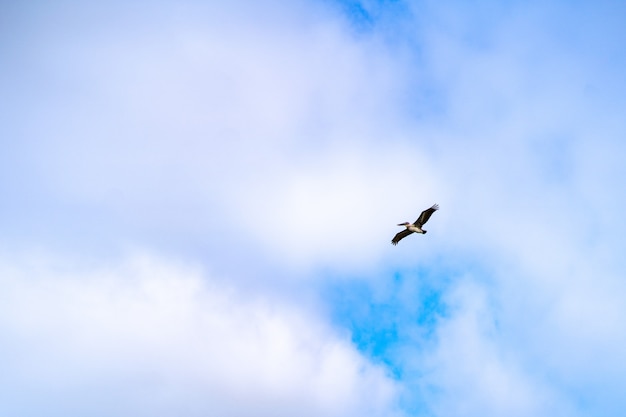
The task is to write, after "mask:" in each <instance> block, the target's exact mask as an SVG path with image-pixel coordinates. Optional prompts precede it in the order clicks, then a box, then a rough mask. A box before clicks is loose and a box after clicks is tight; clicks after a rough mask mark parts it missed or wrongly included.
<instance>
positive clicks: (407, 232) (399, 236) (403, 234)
mask: <svg viewBox="0 0 626 417" xmlns="http://www.w3.org/2000/svg"><path fill="white" fill-rule="evenodd" d="M411 233H413V232H411V231H410V230H409V229H405V230H403V231H401V232H398V233H396V235H395V236H394V237H393V239H391V243H392V244H393V245H397V244H398V242H399V241H401V240H402V239H404V238H405V237H407V236H408V235H410V234H411Z"/></svg>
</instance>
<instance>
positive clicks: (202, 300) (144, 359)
mask: <svg viewBox="0 0 626 417" xmlns="http://www.w3.org/2000/svg"><path fill="white" fill-rule="evenodd" d="M0 286H1V287H2V289H3V291H2V305H1V306H0V332H1V333H2V335H3V343H2V347H1V348H0V350H1V351H2V357H3V360H2V362H3V375H2V377H0V385H1V386H2V391H3V394H2V395H3V401H2V405H1V406H0V409H2V410H3V413H2V414H3V415H6V416H17V415H20V416H26V415H41V414H42V413H44V414H46V415H63V414H65V415H78V414H80V415H85V414H89V415H111V414H117V415H131V414H132V415H183V416H184V415H207V414H208V415H237V416H248V415H249V416H263V415H267V416H281V415H284V416H293V415H296V414H297V415H310V416H350V415H354V416H383V415H385V416H387V415H393V414H394V402H395V400H394V399H395V396H396V394H397V386H396V383H395V382H394V381H392V380H390V379H389V378H388V377H387V376H385V374H384V371H383V370H382V369H381V368H378V367H376V366H374V365H372V364H370V363H368V361H367V360H366V359H364V358H363V357H362V356H361V355H360V354H359V353H357V352H356V351H355V349H354V348H353V347H352V345H351V344H350V342H349V340H347V339H346V338H345V336H340V335H338V334H336V333H335V332H334V331H333V330H332V329H330V328H329V327H327V326H326V325H324V324H323V323H322V322H321V321H320V319H319V318H316V317H315V316H313V315H312V314H311V313H310V312H307V311H304V310H302V309H299V308H298V307H296V306H295V305H288V304H285V303H283V302H281V301H280V300H275V299H269V298H264V297H262V296H256V297H254V298H251V297H246V296H243V295H241V293H238V292H237V291H236V290H235V289H234V288H232V287H228V286H227V285H226V284H225V283H224V282H221V283H220V282H218V281H216V280H213V279H211V278H210V277H207V276H206V275H205V274H203V273H202V272H200V271H199V270H197V269H195V268H190V267H189V266H185V265H182V264H176V263H172V262H167V261H163V260H158V259H156V258H155V257H152V256H146V255H141V256H139V255H138V256H132V257H130V258H129V259H127V260H126V261H124V262H122V263H120V264H117V265H109V266H106V267H104V266H101V267H96V268H94V267H93V266H91V267H88V266H82V267H77V266H76V265H73V264H71V263H67V262H65V261H60V260H58V259H57V260H51V259H47V260H41V259H33V258H31V257H24V258H22V259H21V260H20V261H17V260H13V261H9V260H7V259H6V258H4V259H2V261H1V262H0Z"/></svg>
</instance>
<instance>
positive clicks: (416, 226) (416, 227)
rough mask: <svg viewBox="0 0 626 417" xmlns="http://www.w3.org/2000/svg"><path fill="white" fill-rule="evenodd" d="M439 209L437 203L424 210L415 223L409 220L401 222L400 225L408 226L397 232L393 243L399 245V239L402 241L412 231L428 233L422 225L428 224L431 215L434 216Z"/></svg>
mask: <svg viewBox="0 0 626 417" xmlns="http://www.w3.org/2000/svg"><path fill="white" fill-rule="evenodd" d="M437 210H439V206H438V205H437V204H435V205H433V206H432V207H431V208H428V209H426V210H424V211H422V214H420V216H419V217H418V218H417V220H415V222H413V223H409V222H404V223H400V224H399V225H398V226H404V227H406V230H403V231H401V232H399V233H397V234H396V235H395V236H394V237H393V239H392V240H391V243H392V244H394V245H397V244H398V242H399V241H401V240H402V239H404V238H405V237H407V236H408V235H410V234H411V233H421V234H426V230H424V229H422V226H424V225H425V224H426V222H427V221H428V219H430V216H432V215H433V213H434V212H436V211H437Z"/></svg>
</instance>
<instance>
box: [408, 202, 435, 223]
mask: <svg viewBox="0 0 626 417" xmlns="http://www.w3.org/2000/svg"><path fill="white" fill-rule="evenodd" d="M437 210H439V205H437V204H433V206H432V207H431V208H429V209H426V210H424V211H422V214H420V216H419V218H418V219H417V220H415V223H414V224H415V225H416V226H419V227H422V226H423V225H425V224H426V222H427V221H428V219H430V216H432V215H433V213H434V212H436V211H437Z"/></svg>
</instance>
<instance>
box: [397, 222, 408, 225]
mask: <svg viewBox="0 0 626 417" xmlns="http://www.w3.org/2000/svg"><path fill="white" fill-rule="evenodd" d="M410 224H411V223H409V222H404V223H400V224H398V226H408V225H410Z"/></svg>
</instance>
